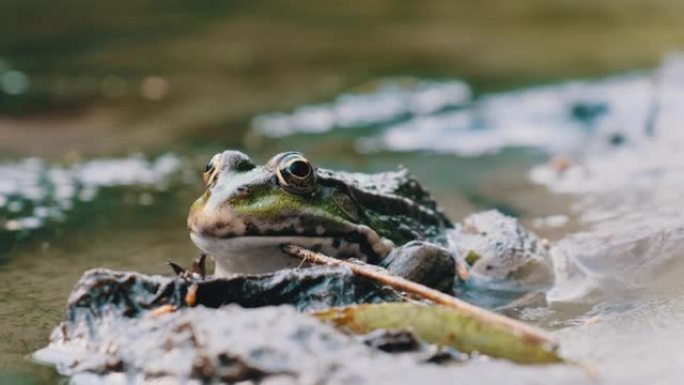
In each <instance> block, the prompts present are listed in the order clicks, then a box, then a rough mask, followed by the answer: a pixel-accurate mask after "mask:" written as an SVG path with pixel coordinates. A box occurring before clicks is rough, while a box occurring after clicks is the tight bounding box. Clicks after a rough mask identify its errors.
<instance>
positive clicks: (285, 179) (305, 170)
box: [276, 152, 316, 194]
mask: <svg viewBox="0 0 684 385" xmlns="http://www.w3.org/2000/svg"><path fill="white" fill-rule="evenodd" d="M276 175H277V176H278V182H279V183H280V185H281V186H282V187H283V188H284V189H285V190H287V191H289V192H293V193H296V194H307V193H311V192H312V191H313V190H315V189H316V173H315V170H314V168H313V166H312V165H311V162H309V160H308V159H306V157H304V155H302V154H300V153H298V152H289V153H286V154H284V155H282V157H281V158H280V162H279V163H278V166H277V169H276Z"/></svg>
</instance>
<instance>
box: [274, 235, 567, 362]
mask: <svg viewBox="0 0 684 385" xmlns="http://www.w3.org/2000/svg"><path fill="white" fill-rule="evenodd" d="M283 251H284V252H286V253H287V254H289V255H291V256H293V257H296V258H300V259H302V260H305V261H308V262H311V263H315V264H319V265H331V266H343V267H347V268H349V269H350V270H351V271H352V272H353V273H354V274H356V275H359V276H363V277H366V278H369V279H372V280H374V281H377V282H379V283H381V284H383V285H386V286H390V287H392V288H394V289H396V290H399V291H403V292H406V293H411V294H415V295H418V296H420V297H422V298H425V299H428V300H430V301H432V302H434V303H437V304H440V305H444V306H448V307H451V308H453V309H456V310H459V311H461V312H463V313H465V314H467V315H469V316H471V317H473V318H476V319H478V320H480V321H481V322H483V323H487V324H490V325H498V326H501V327H502V328H505V329H506V330H508V331H509V332H511V333H512V334H514V335H517V336H518V337H520V338H523V339H525V340H527V341H529V342H530V343H534V344H541V345H545V346H546V347H547V348H549V349H556V347H557V343H556V341H554V339H553V338H552V337H551V336H550V335H548V334H547V333H546V332H544V331H543V330H541V329H538V328H535V327H533V326H530V325H527V324H525V323H522V322H519V321H516V320H514V319H511V318H507V317H504V316H502V315H500V314H497V313H494V312H491V311H489V310H486V309H483V308H480V307H477V306H474V305H471V304H469V303H467V302H464V301H462V300H460V299H458V298H456V297H452V296H450V295H448V294H444V293H442V292H439V291H437V290H434V289H431V288H429V287H427V286H424V285H421V284H418V283H415V282H413V281H409V280H407V279H404V278H401V277H398V276H394V275H390V274H388V273H385V272H383V271H382V270H380V269H378V268H377V267H376V266H372V265H367V264H365V263H363V262H353V263H352V262H348V261H344V260H341V259H336V258H332V257H328V256H326V255H324V254H321V253H316V252H313V251H311V250H308V249H305V248H303V247H300V246H296V245H291V244H288V245H285V246H283Z"/></svg>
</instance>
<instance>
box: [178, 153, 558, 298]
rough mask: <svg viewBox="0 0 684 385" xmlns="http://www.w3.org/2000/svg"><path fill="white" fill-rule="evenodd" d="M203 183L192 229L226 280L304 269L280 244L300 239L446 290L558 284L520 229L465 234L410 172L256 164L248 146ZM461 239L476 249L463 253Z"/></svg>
mask: <svg viewBox="0 0 684 385" xmlns="http://www.w3.org/2000/svg"><path fill="white" fill-rule="evenodd" d="M203 180H204V183H205V186H206V189H205V192H204V194H203V195H202V196H201V197H200V198H199V199H197V200H196V201H195V202H194V204H193V205H192V207H191V209H190V214H189V216H188V228H189V230H190V236H191V238H192V241H193V242H194V243H195V244H196V245H197V246H198V247H199V248H200V249H201V250H203V251H204V252H206V253H207V254H209V255H211V256H212V257H213V258H214V260H215V262H216V270H215V275H216V276H218V277H222V276H228V275H230V274H234V273H250V274H253V273H266V272H272V271H275V270H279V269H283V268H288V267H296V266H297V265H299V264H300V263H301V261H299V260H297V259H296V258H292V257H290V256H288V255H286V254H285V253H284V252H282V250H281V247H282V246H283V245H284V244H288V243H292V244H297V245H300V246H303V247H307V248H310V249H312V250H315V251H320V252H322V253H325V254H327V255H330V256H333V257H336V258H343V259H347V258H356V259H359V260H362V261H365V262H368V263H372V264H376V265H379V266H381V267H384V268H386V269H387V270H388V271H389V272H390V273H392V274H396V275H399V276H402V277H404V278H407V279H411V280H413V281H416V282H419V283H422V284H425V285H428V286H431V287H434V288H437V289H440V290H449V289H450V288H452V287H453V285H454V282H455V281H457V280H459V279H460V280H462V281H466V282H467V281H468V280H472V281H473V282H474V283H476V284H478V285H486V284H490V283H492V282H496V283H497V285H496V288H497V289H501V288H502V287H504V286H505V285H504V286H502V285H501V282H505V281H506V279H508V278H509V277H510V278H512V279H514V280H515V285H510V288H514V289H515V290H530V289H536V288H537V287H538V286H540V285H541V286H544V285H548V284H549V282H548V281H549V277H550V276H551V271H550V268H549V266H548V263H547V260H546V258H544V257H539V255H538V254H539V253H537V252H536V250H535V252H529V248H530V247H529V244H524V242H523V243H521V242H520V241H521V240H520V239H518V238H517V237H518V235H519V234H517V233H516V232H515V231H513V239H512V240H508V239H504V240H503V241H501V240H496V236H494V238H493V240H491V239H492V234H487V233H484V234H482V233H478V232H476V233H475V234H472V231H470V232H469V231H464V229H465V230H472V226H470V227H467V226H466V227H464V226H460V225H457V226H455V225H454V224H453V223H452V222H451V221H450V220H449V219H448V218H447V217H446V216H445V214H444V212H443V211H442V209H441V208H440V207H439V206H438V205H437V203H436V202H435V200H434V199H433V198H432V197H431V195H430V193H429V192H428V191H427V190H426V189H425V188H424V187H423V186H422V185H421V184H420V183H419V182H418V181H417V180H416V179H415V178H414V177H413V176H412V175H411V174H410V173H409V172H408V170H406V169H405V168H399V169H398V170H396V171H391V172H383V173H378V174H363V173H353V172H342V171H332V170H327V169H323V168H317V167H314V165H313V164H312V162H311V161H310V160H309V159H308V158H307V157H306V156H305V155H304V154H302V153H299V152H285V153H281V154H277V155H276V156H274V157H273V158H271V159H270V160H269V161H268V162H266V163H265V164H264V165H257V164H255V163H254V162H253V161H252V160H251V159H250V158H249V157H248V156H247V155H245V154H244V153H242V152H239V151H225V152H222V153H219V154H216V155H214V156H213V157H212V158H211V160H210V161H209V162H208V163H207V165H206V167H205V170H204V173H203ZM499 215H500V214H499ZM492 220H493V221H494V222H496V218H490V219H489V220H485V221H484V222H483V223H485V224H487V223H491V221H492ZM480 222H482V221H480ZM485 227H487V225H485ZM490 227H491V226H490ZM454 236H456V237H460V236H463V237H464V239H466V240H468V242H467V243H468V244H471V245H475V247H476V248H477V249H476V250H466V249H463V247H460V246H462V245H459V243H458V240H456V241H454ZM503 236H504V237H506V235H505V234H504V235H503ZM530 236H531V235H530ZM535 239H536V238H535ZM499 241H501V242H499ZM493 243H494V244H497V243H498V244H503V245H511V248H512V249H513V252H511V250H500V249H501V247H499V248H497V247H489V246H490V245H491V244H493ZM528 243H529V242H528ZM478 245H479V246H478ZM535 245H536V243H535ZM478 247H479V248H478ZM535 247H536V246H535ZM516 249H519V250H520V251H521V252H516V251H515V250H516ZM492 250H494V254H496V253H497V252H499V251H501V253H500V254H501V255H502V257H501V258H498V256H497V255H493V254H492ZM497 250H499V251H497ZM511 255H513V256H517V257H513V258H511ZM474 256H476V257H477V258H475V257H474ZM490 271H491V272H492V274H491V276H488V275H489V273H488V272H490ZM459 272H460V274H459ZM468 272H472V273H474V274H469V273H468ZM471 275H472V277H471ZM529 277H532V278H531V279H528V278H529ZM540 277H542V278H541V281H544V282H541V281H540ZM488 278H491V280H488ZM526 280H527V281H531V284H530V285H528V282H526ZM551 281H552V278H551ZM521 282H522V283H523V284H520V283H521Z"/></svg>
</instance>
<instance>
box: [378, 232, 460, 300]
mask: <svg viewBox="0 0 684 385" xmlns="http://www.w3.org/2000/svg"><path fill="white" fill-rule="evenodd" d="M379 265H380V266H382V267H384V268H386V269H387V270H388V271H389V272H390V273H392V274H394V275H398V276H400V277H402V278H406V279H408V280H411V281H414V282H418V283H420V284H423V285H425V286H428V287H431V288H434V289H437V290H441V291H450V290H451V288H452V287H453V284H454V279H455V277H456V262H455V260H454V258H453V256H452V255H451V253H450V252H449V251H448V250H447V249H445V248H443V247H440V246H437V245H435V244H432V243H427V242H421V241H411V242H409V243H407V244H405V245H403V246H401V247H397V248H394V249H392V251H391V252H390V253H389V254H388V255H387V256H386V257H385V258H383V259H382V260H381V261H380V263H379Z"/></svg>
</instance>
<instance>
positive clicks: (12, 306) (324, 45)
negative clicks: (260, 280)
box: [0, 1, 684, 385]
mask: <svg viewBox="0 0 684 385" xmlns="http://www.w3.org/2000/svg"><path fill="white" fill-rule="evenodd" d="M38 3H40V2H38ZM86 3H87V2H83V1H74V2H69V4H68V5H65V6H64V7H65V8H64V17H63V18H59V19H60V20H59V22H56V21H55V22H54V23H52V24H50V25H51V29H50V30H49V31H48V29H45V30H43V29H40V28H33V26H34V25H45V23H47V20H51V17H49V15H44V16H40V17H38V16H36V17H37V19H36V22H35V23H22V22H21V20H22V18H21V17H14V18H12V21H10V22H8V23H7V24H6V25H5V27H4V28H7V32H4V33H0V48H2V49H0V111H1V112H2V113H1V114H0V150H1V151H2V153H1V154H0V281H2V282H3V284H2V285H1V286H0V321H1V322H0V341H2V343H1V344H0V383H1V384H5V383H8V384H37V383H56V382H58V381H60V377H59V376H58V374H56V373H55V372H54V370H53V369H51V368H48V367H45V366H40V365H37V364H34V363H31V362H30V361H29V360H28V359H27V358H26V357H27V355H28V354H30V353H31V352H32V351H34V350H36V349H37V348H39V347H41V346H44V345H45V343H46V342H47V339H48V336H49V333H50V330H51V329H52V328H53V327H54V326H55V325H57V323H58V322H59V321H60V319H61V317H62V312H63V309H64V305H65V303H66V298H67V295H68V293H69V291H70V289H71V288H72V286H73V285H74V283H75V282H76V280H77V279H78V277H79V276H80V275H81V274H82V273H83V271H85V270H87V269H89V268H92V267H98V266H103V267H109V268H114V269H119V270H136V271H142V272H146V273H163V274H166V273H169V272H170V271H168V268H167V267H166V266H165V263H166V261H167V260H169V259H172V260H174V261H177V262H179V263H181V264H187V263H188V262H189V261H190V259H191V258H193V257H194V256H195V254H196V250H195V248H194V247H193V246H192V244H191V242H190V241H189V239H188V235H187V232H186V229H185V217H186V215H187V210H188V208H189V205H190V203H191V202H192V201H193V200H194V198H195V197H196V196H198V195H199V194H200V193H201V190H202V187H201V180H200V177H199V170H201V168H202V167H203V165H204V163H205V162H206V161H207V160H208V159H209V157H210V156H211V154H213V153H214V152H216V151H219V150H222V149H224V148H237V149H241V150H243V151H245V152H247V153H248V154H250V155H251V156H252V157H253V158H254V159H255V160H256V161H257V162H264V161H266V160H268V159H269V158H270V157H271V156H272V155H274V154H275V153H278V152H280V151H286V150H293V149H296V150H300V151H303V152H305V153H307V154H308V155H309V156H310V158H311V159H312V161H313V162H314V163H315V164H317V165H320V166H324V167H327V168H333V169H347V170H355V171H365V172H373V171H381V170H387V169H393V168H395V167H397V165H398V164H403V165H405V166H407V167H408V168H409V169H410V170H411V171H413V173H414V174H415V175H417V177H418V178H419V179H420V180H421V181H422V182H424V184H426V185H427V186H428V187H429V188H430V190H431V191H432V192H433V193H434V195H435V196H436V197H437V200H438V201H439V202H440V203H441V204H442V206H443V207H444V208H445V210H446V212H447V213H448V214H449V216H450V217H452V218H453V219H455V220H458V219H460V218H461V217H463V216H465V215H467V214H470V213H472V212H475V211H477V210H483V209H489V208H498V209H499V210H501V211H503V212H505V213H508V214H511V215H515V216H517V217H519V218H521V220H522V222H523V224H524V225H525V226H526V227H527V228H529V229H531V230H533V231H535V232H537V233H538V234H540V235H541V236H543V237H546V238H548V239H550V240H551V241H552V242H554V244H555V248H554V250H553V255H554V265H555V266H554V267H555V270H556V274H557V280H556V285H555V286H554V288H553V289H552V290H551V291H550V292H549V293H548V300H549V306H545V307H539V308H536V307H534V308H528V309H525V310H524V311H523V312H522V313H521V314H520V317H521V318H523V319H525V320H527V321H529V322H532V323H536V324H539V325H541V326H543V327H546V328H548V329H551V330H552V331H553V333H554V334H555V335H556V336H557V337H558V339H559V340H560V344H561V350H562V353H563V354H564V355H565V356H567V357H568V358H571V359H573V360H577V361H578V362H581V363H582V364H583V365H584V366H586V368H585V367H584V366H583V367H582V368H577V367H571V366H563V367H558V366H557V367H548V368H540V367H519V366H515V365H512V364H509V363H505V362H498V361H493V360H486V359H478V360H476V361H475V362H472V363H470V364H466V365H464V366H462V367H459V368H456V369H454V370H455V372H454V376H453V378H463V379H464V381H467V380H468V379H471V378H473V376H476V377H477V378H479V379H481V382H483V383H500V380H501V378H507V379H510V381H509V382H510V383H525V384H527V383H539V382H540V381H541V382H544V383H568V384H570V383H573V384H574V383H578V382H592V383H599V384H643V383H659V384H669V385H674V384H679V383H680V382H681V378H683V377H684V353H682V351H681V350H682V349H681V346H680V345H681V343H680V342H681V341H684V326H683V325H684V300H682V298H684V283H683V281H682V280H681V276H682V274H684V259H683V258H684V211H683V209H682V208H681V206H682V205H681V197H682V196H684V155H682V154H683V153H682V151H681V149H682V148H684V131H682V129H681V125H682V122H684V59H682V57H681V56H678V55H676V54H672V55H669V56H666V57H665V58H664V59H663V60H662V62H661V64H658V63H659V61H660V60H661V59H660V58H661V53H662V52H670V51H673V50H674V49H676V48H681V43H682V42H681V41H680V40H679V35H678V34H673V33H671V30H670V29H668V28H675V27H676V28H679V27H680V26H681V22H680V21H679V20H678V19H677V18H676V17H675V16H673V15H676V14H677V13H678V12H679V13H680V14H681V9H680V7H681V6H680V5H678V3H674V2H673V3H672V4H670V5H668V6H665V5H663V4H665V2H663V3H662V4H661V3H660V2H652V3H648V6H646V5H643V6H638V7H637V6H636V5H634V4H636V3H637V2H634V4H632V2H628V3H629V4H628V5H625V4H620V5H619V6H611V5H610V4H612V3H610V2H606V3H605V4H604V3H601V4H603V5H600V6H599V5H596V4H594V2H588V1H586V2H585V1H579V2H577V4H576V5H574V6H573V7H571V8H568V7H567V6H565V5H563V4H561V3H564V2H558V4H556V3H553V4H550V3H549V4H546V5H542V4H541V3H542V2H538V1H529V2H528V3H529V4H528V3H524V4H527V5H522V4H523V3H520V5H518V6H517V7H512V6H508V5H507V4H509V2H503V1H502V2H499V1H492V2H491V3H492V4H490V5H496V6H492V7H485V6H475V5H472V4H470V5H464V4H460V3H458V2H457V3H458V4H454V5H450V4H447V5H445V4H441V3H442V2H435V3H434V4H435V5H433V6H430V7H427V6H426V7H425V8H424V9H421V12H412V11H410V10H407V9H404V8H402V7H399V6H397V7H396V8H394V7H383V6H382V5H379V4H375V2H371V3H373V4H375V5H372V6H371V5H369V7H368V8H363V9H365V10H366V11H364V12H361V11H359V10H358V9H357V8H355V7H347V6H341V8H340V9H338V10H335V12H332V11H330V10H328V9H327V8H325V7H322V6H321V8H319V7H318V6H317V5H315V4H308V3H307V4H308V5H307V6H304V5H300V6H295V5H294V4H289V5H288V6H284V5H278V6H276V5H273V6H269V7H263V4H261V2H253V3H254V4H252V3H250V4H246V3H245V4H242V5H237V4H235V5H231V6H228V5H223V4H222V3H223V2H206V4H205V5H204V6H202V7H199V6H189V5H188V6H186V5H182V4H181V3H179V2H172V3H173V4H169V5H168V7H166V8H165V9H164V10H159V8H158V7H156V6H155V5H154V4H153V3H154V2H149V1H143V2H137V3H135V4H134V3H133V2H120V4H118V5H117V6H114V5H111V4H110V5H108V6H105V8H104V10H105V11H106V12H104V13H102V12H92V14H93V15H95V14H97V15H99V16H97V17H96V16H92V17H85V18H84V17H75V16H72V15H78V14H82V13H80V12H85V13H88V12H89V8H88V7H89V5H88V4H86ZM449 3H451V2H449ZM112 4H113V3H112ZM369 4H370V3H369ZM440 4H441V5H440ZM616 4H617V3H616ZM3 6H4V7H6V9H5V11H7V12H8V13H9V14H14V15H23V14H24V13H25V12H26V9H27V8H26V7H28V5H25V2H21V1H8V2H7V4H4V5H3ZM103 6H104V5H103ZM668 7H671V8H668ZM262 8H263V9H262ZM390 8H391V9H390ZM266 9H267V10H266ZM359 9H361V8H359ZM2 12H3V9H2V6H0V13H2ZM48 13H49V12H48ZM104 14H106V15H107V17H105V16H102V15H104ZM482 20H487V21H488V22H487V23H484V22H482ZM24 24H26V25H29V24H30V25H31V26H32V27H31V28H30V29H29V28H27V27H26V26H25V25H24ZM588 26H593V27H592V28H593V29H592V28H589V29H588ZM123 27H125V29H126V31H128V32H127V34H126V35H125V36H123V35H121V34H119V33H117V32H116V31H119V30H120V28H123ZM0 28H2V27H0ZM0 32H2V31H0ZM445 36H448V37H450V38H449V39H446V38H444V37H445ZM455 37H458V38H455ZM542 37H547V39H543V38H542ZM332 41H334V42H335V44H331V43H330V42H332ZM635 46H638V47H639V49H638V50H635V49H634V47H635ZM558 47H562V48H563V49H560V48H558ZM540 52H543V53H544V55H540V54H539V53H540ZM578 63H580V64H581V65H578ZM381 372H382V371H381ZM430 373H433V372H431V371H429V370H428V371H426V372H425V375H426V376H428V377H429V376H430V375H431V374H430ZM433 374H434V376H435V377H434V379H435V380H438V379H439V378H442V377H440V376H442V374H438V373H433ZM459 376H462V377H459ZM450 378H452V377H450Z"/></svg>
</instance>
